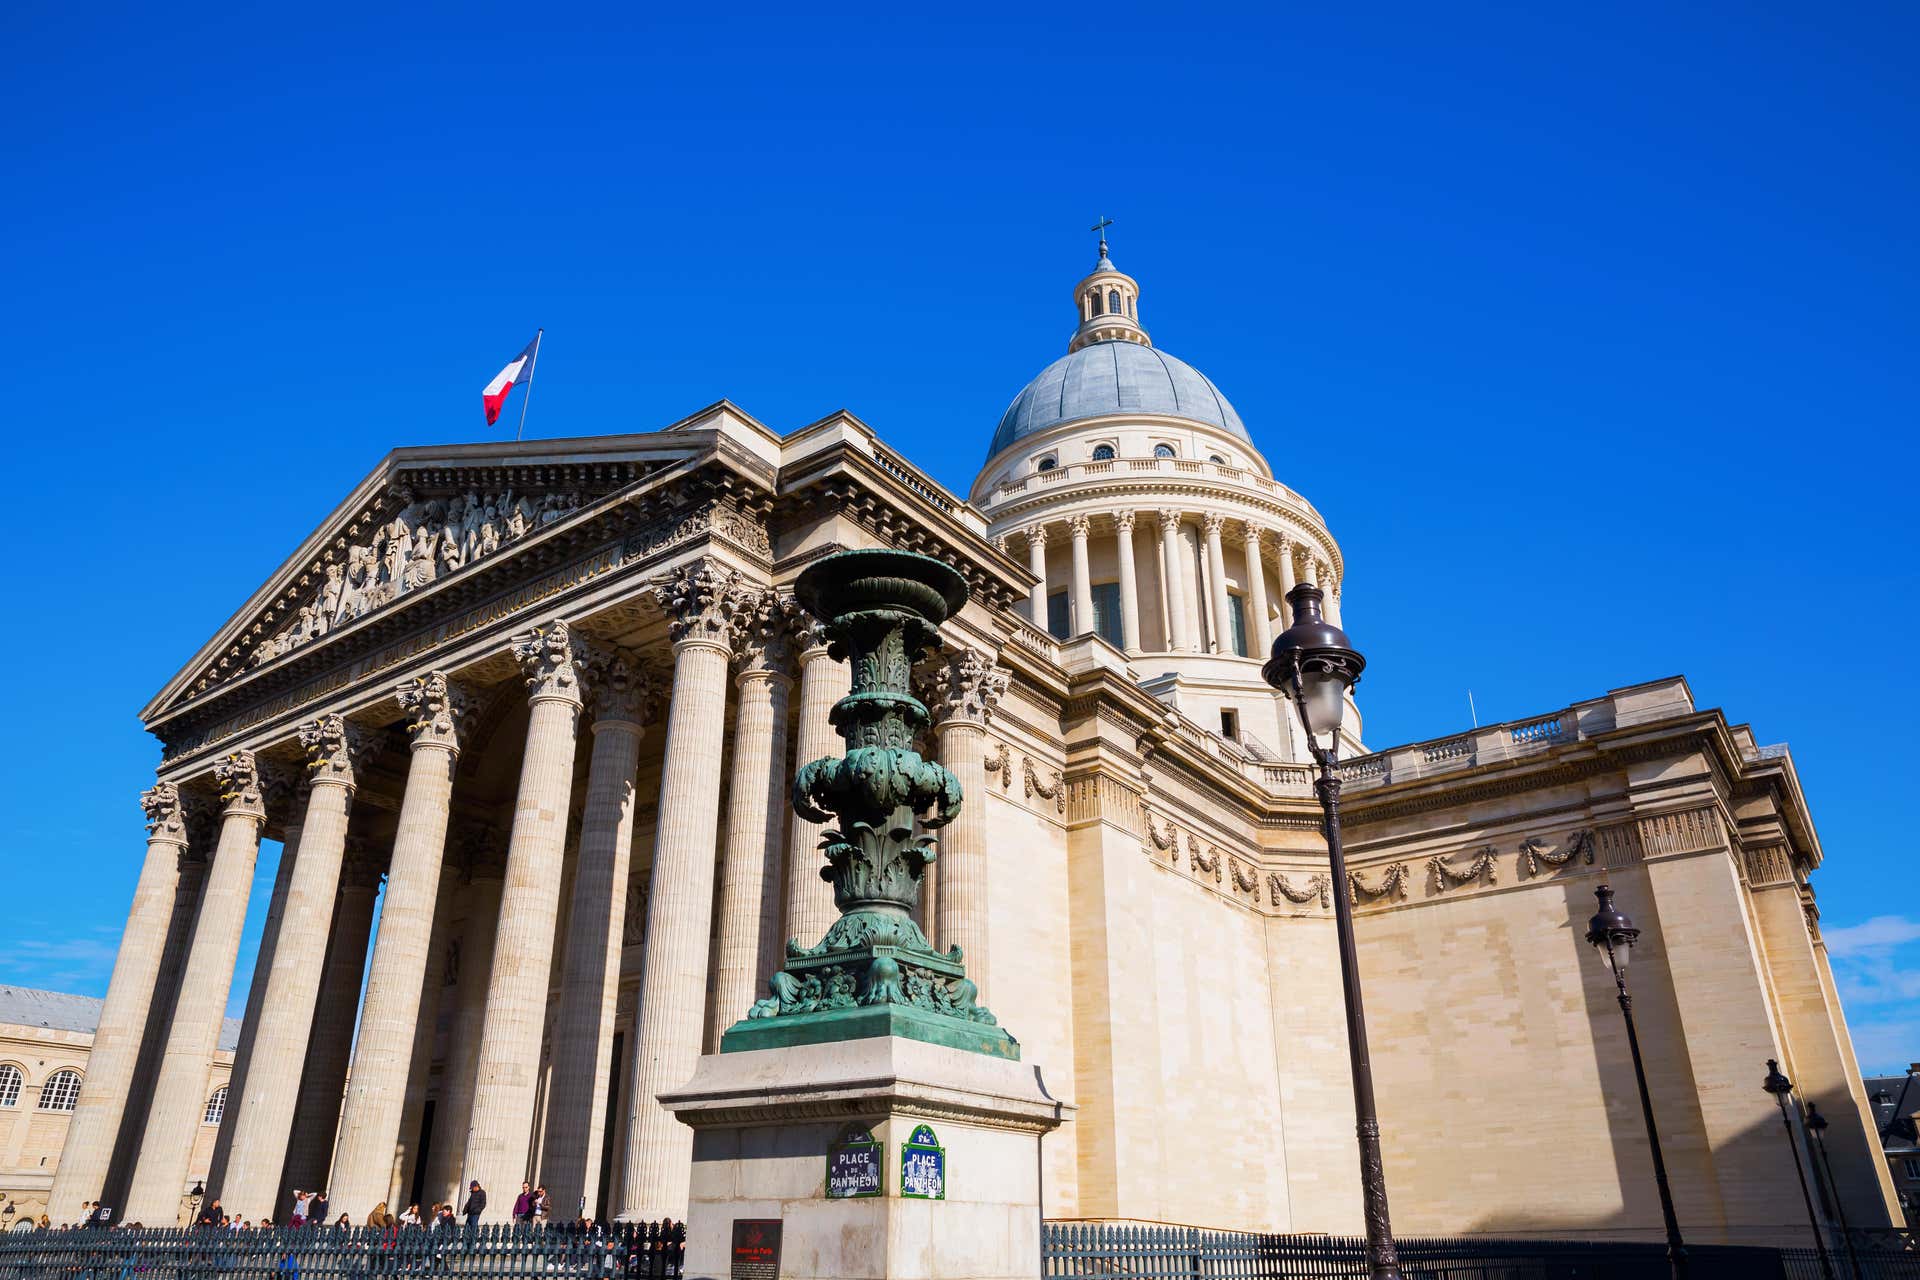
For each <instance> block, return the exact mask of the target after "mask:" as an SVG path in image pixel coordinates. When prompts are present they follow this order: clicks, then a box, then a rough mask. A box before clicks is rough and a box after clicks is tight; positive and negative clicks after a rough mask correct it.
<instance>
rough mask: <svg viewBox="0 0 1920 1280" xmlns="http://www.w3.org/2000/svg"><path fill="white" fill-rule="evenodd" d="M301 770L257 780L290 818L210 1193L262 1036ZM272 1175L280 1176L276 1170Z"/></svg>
mask: <svg viewBox="0 0 1920 1280" xmlns="http://www.w3.org/2000/svg"><path fill="white" fill-rule="evenodd" d="M305 772H306V771H305V770H301V771H299V774H298V775H295V774H294V773H293V772H292V771H290V770H289V771H283V772H280V773H267V774H265V775H263V776H262V778H261V782H262V784H263V785H264V787H265V790H264V794H265V796H266V800H267V811H268V812H269V813H287V814H288V815H289V816H288V818H287V819H286V821H285V822H284V823H282V824H281V828H280V832H281V835H280V862H279V865H278V866H277V867H275V868H274V873H273V898H272V899H271V901H269V902H268V904H267V919H266V922H265V923H264V924H263V925H262V926H261V929H260V947H259V949H258V950H257V951H255V952H254V957H253V980H252V982H250V983H249V984H248V986H247V1008H246V1012H245V1013H244V1014H243V1015H242V1016H241V1019H240V1043H239V1044H238V1045H237V1046H235V1049H234V1054H233V1075H232V1076H231V1077H230V1078H229V1079H228V1081H227V1103H228V1106H227V1115H226V1119H225V1120H223V1121H221V1123H220V1132H219V1133H218V1134H216V1135H215V1137H214V1143H213V1163H212V1167H211V1168H210V1169H209V1170H208V1172H207V1180H206V1186H207V1195H208V1196H209V1197H212V1196H220V1195H222V1194H223V1193H222V1191H221V1188H222V1187H223V1186H224V1185H226V1181H227V1168H228V1166H229V1165H230V1164H231V1163H232V1157H233V1139H234V1132H235V1130H236V1129H237V1128H238V1125H237V1124H236V1123H235V1118H236V1116H237V1115H238V1112H239V1106H240V1103H241V1102H242V1101H244V1100H245V1098H246V1096H247V1077H248V1075H249V1074H250V1073H251V1072H252V1069H253V1051H254V1046H255V1045H256V1044H257V1043H258V1042H259V1039H260V1015H261V1011H262V1007H263V1006H264V1005H265V1004H266V1002H267V983H268V981H269V979H271V978H272V977H273V956H274V952H275V951H276V950H277V949H278V948H279V946H280V925H281V922H282V921H284V920H285V919H286V914H287V893H288V891H289V890H290V888H291V886H292V881H293V864H294V863H295V862H296V861H298V860H299V859H298V856H297V855H298V854H299V852H300V834H301V830H302V826H303V824H304V823H305V822H306V820H307V800H308V798H309V787H308V784H307V779H306V777H305ZM276 779H277V780H278V785H276ZM276 791H284V793H285V794H284V795H276V794H275V792H276ZM275 1177H276V1178H277V1177H278V1173H277V1171H276V1174H275ZM269 1194H271V1193H269Z"/></svg>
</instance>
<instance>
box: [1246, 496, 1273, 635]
mask: <svg viewBox="0 0 1920 1280" xmlns="http://www.w3.org/2000/svg"><path fill="white" fill-rule="evenodd" d="M1265 537H1266V531H1265V530H1264V529H1262V528H1261V527H1260V526H1259V525H1257V524H1255V523H1254V522H1253V521H1251V520H1249V521H1247V609H1248V611H1249V612H1250V613H1252V615H1253V616H1252V617H1251V618H1250V619H1248V627H1249V634H1248V637H1247V642H1248V644H1249V645H1250V646H1251V647H1252V650H1253V651H1252V653H1251V654H1250V655H1249V656H1250V657H1255V658H1259V659H1261V660H1263V661H1264V660H1265V659H1266V656H1267V651H1268V650H1270V649H1272V648H1273V626H1272V624H1271V623H1270V622H1269V621H1268V620H1267V560H1266V554H1265V552H1264V551H1263V550H1262V549H1261V545H1260V544H1261V541H1262V540H1263V539H1264V538H1265Z"/></svg>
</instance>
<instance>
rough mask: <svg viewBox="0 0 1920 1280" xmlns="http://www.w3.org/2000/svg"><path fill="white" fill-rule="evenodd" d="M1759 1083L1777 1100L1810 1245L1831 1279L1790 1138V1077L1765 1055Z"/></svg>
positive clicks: (1830, 1266)
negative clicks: (1763, 1075) (1764, 1072)
mask: <svg viewBox="0 0 1920 1280" xmlns="http://www.w3.org/2000/svg"><path fill="white" fill-rule="evenodd" d="M1760 1087H1761V1088H1762V1089H1765V1090H1766V1091H1767V1092H1768V1093H1770V1094H1772V1095H1773V1100H1774V1101H1775V1102H1778V1103H1779V1104H1780V1124H1781V1126H1782V1127H1783V1128H1785V1129H1786V1131H1787V1150H1788V1151H1789V1152H1790V1153H1791V1154H1792V1156H1793V1176H1794V1177H1796V1178H1798V1179H1800V1199H1801V1200H1802V1201H1804V1202H1805V1204H1806V1206H1807V1226H1808V1227H1810V1228H1812V1230H1813V1247H1814V1248H1815V1249H1816V1250H1818V1251H1819V1254H1820V1274H1821V1275H1823V1276H1825V1277H1826V1278H1827V1280H1834V1275H1833V1259H1831V1258H1829V1257H1828V1256H1827V1238H1826V1233H1825V1232H1823V1231H1821V1230H1820V1219H1819V1218H1818V1217H1816V1216H1815V1215H1814V1212H1813V1193H1812V1192H1810V1191H1808V1190H1807V1171H1806V1170H1805V1169H1803V1168H1801V1167H1800V1144H1799V1143H1798V1142H1795V1141H1794V1140H1793V1117H1792V1116H1791V1115H1790V1114H1788V1112H1787V1096H1788V1095H1789V1094H1791V1093H1792V1092H1793V1081H1791V1080H1789V1079H1787V1078H1786V1076H1784V1075H1782V1074H1781V1073H1780V1063H1779V1062H1778V1060H1776V1059H1773V1058H1768V1059H1767V1078H1766V1079H1765V1080H1763V1081H1761V1082H1760Z"/></svg>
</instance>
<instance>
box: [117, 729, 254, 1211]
mask: <svg viewBox="0 0 1920 1280" xmlns="http://www.w3.org/2000/svg"><path fill="white" fill-rule="evenodd" d="M222 770H223V772H222V775H221V785H222V791H223V793H224V795H223V799H225V800H226V801H227V805H226V808H225V810H224V811H223V813H222V816H221V820H220V843H219V845H218V846H217V847H216V848H215V850H214V855H213V865H212V866H210V867H209V868H208V869H207V883H206V888H205V890H204V891H202V893H201V896H200V916H199V919H198V920H196V921H195V922H194V927H193V942H192V945H191V949H190V950H189V951H188V953H187V965H186V971H185V972H184V973H183V974H182V975H181V979H180V996H179V999H178V1000H177V1001H176V1002H175V1004H174V1009H173V1025H172V1026H171V1027H169V1028H168V1030H167V1047H166V1051H165V1053H164V1054H163V1055H162V1057H161V1059H160V1071H159V1074H158V1076H157V1078H156V1080H155V1082H154V1089H153V1100H152V1102H151V1104H150V1105H149V1108H148V1112H147V1127H146V1132H145V1133H144V1134H143V1135H142V1136H141V1139H140V1157H139V1159H138V1161H137V1162H136V1163H135V1165H134V1171H133V1182H132V1185H131V1186H130V1187H129V1189H128V1191H127V1212H126V1216H127V1217H129V1218H131V1219H133V1220H135V1221H138V1222H145V1223H152V1224H154V1225H156V1226H165V1225H167V1224H169V1223H172V1222H174V1221H175V1220H176V1219H177V1218H178V1216H179V1213H180V1197H181V1195H182V1193H184V1192H185V1191H186V1189H187V1185H186V1180H187V1163H188V1160H189V1159H190V1158H191V1155H192V1149H193V1136H194V1131H195V1129H196V1127H197V1126H198V1125H199V1123H200V1116H201V1114H202V1112H203V1110H204V1108H205V1107H206V1102H207V1095H206V1087H207V1070H208V1065H209V1064H210V1063H211V1062H212V1060H213V1050H214V1046H215V1044H217V1043H218V1041H219V1039H220V1024H221V1021H222V1020H223V1019H224V1017H225V1015H226V1012H227V993H228V991H229V989H230V988H231V987H232V986H233V965H234V961H235V960H236V959H238V958H239V954H240V930H241V928H242V926H244V925H245V923H246V919H247V894H248V891H249V890H250V889H251V888H252V887H253V863H254V859H255V858H256V857H257V856H259V852H260V825H261V822H262V821H263V820H264V818H265V816H266V810H265V808H264V806H263V805H262V803H261V800H260V790H259V779H258V776H257V774H256V772H255V765H254V761H253V757H252V755H251V754H250V753H244V752H243V753H241V754H240V756H239V757H230V758H229V760H227V761H223V762H222Z"/></svg>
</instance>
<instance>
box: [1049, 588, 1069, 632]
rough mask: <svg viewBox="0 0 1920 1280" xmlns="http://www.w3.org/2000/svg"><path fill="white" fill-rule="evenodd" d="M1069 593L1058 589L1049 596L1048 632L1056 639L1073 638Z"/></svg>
mask: <svg viewBox="0 0 1920 1280" xmlns="http://www.w3.org/2000/svg"><path fill="white" fill-rule="evenodd" d="M1068 614H1069V609H1068V607H1067V593H1066V592H1064V591H1056V592H1054V593H1053V594H1052V595H1050V596H1048V597H1047V634H1049V635H1051V636H1052V637H1053V638H1054V639H1055V640H1071V639H1072V638H1073V624H1072V623H1071V622H1069V621H1068Z"/></svg>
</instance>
